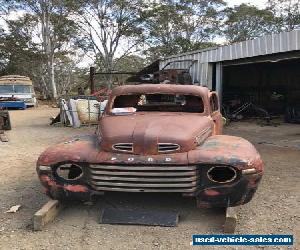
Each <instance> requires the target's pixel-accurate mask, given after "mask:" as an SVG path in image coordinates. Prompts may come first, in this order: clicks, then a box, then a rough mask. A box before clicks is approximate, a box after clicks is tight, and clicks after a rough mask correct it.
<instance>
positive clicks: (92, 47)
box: [74, 0, 143, 88]
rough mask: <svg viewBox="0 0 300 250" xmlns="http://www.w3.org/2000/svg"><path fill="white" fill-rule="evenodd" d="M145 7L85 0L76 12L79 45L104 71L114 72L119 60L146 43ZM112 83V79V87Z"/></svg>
mask: <svg viewBox="0 0 300 250" xmlns="http://www.w3.org/2000/svg"><path fill="white" fill-rule="evenodd" d="M142 7H143V1H142V0H86V1H83V2H82V3H81V4H80V6H79V8H78V9H77V10H76V11H75V12H74V13H75V16H76V20H77V23H78V25H79V26H80V29H81V31H82V33H81V37H80V39H78V44H79V45H80V46H81V48H82V49H83V50H84V51H86V53H92V54H93V57H94V59H95V61H96V64H97V65H98V67H100V68H101V71H106V72H111V71H113V70H114V68H115V64H116V63H117V62H118V60H120V59H122V58H123V57H126V56H128V55H130V54H131V53H132V52H134V51H137V49H138V46H139V45H140V44H141V43H142V42H143V36H142V28H141V23H140V12H141V9H142ZM116 58H118V59H116ZM111 84H112V82H111V78H109V79H108V87H109V88H111Z"/></svg>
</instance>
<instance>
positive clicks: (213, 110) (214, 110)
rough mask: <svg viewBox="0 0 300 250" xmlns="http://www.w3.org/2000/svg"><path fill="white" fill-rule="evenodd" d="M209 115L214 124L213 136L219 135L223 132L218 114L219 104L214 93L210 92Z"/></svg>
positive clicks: (220, 115) (220, 117) (219, 114)
mask: <svg viewBox="0 0 300 250" xmlns="http://www.w3.org/2000/svg"><path fill="white" fill-rule="evenodd" d="M209 104H210V115H211V118H212V120H213V122H214V131H213V134H214V135H220V134H222V131H223V119H222V114H221V112H220V102H219V98H218V94H217V93H216V92H210V95H209Z"/></svg>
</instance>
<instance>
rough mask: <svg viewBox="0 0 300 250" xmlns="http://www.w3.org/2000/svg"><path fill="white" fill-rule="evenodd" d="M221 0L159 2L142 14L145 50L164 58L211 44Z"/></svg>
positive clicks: (217, 27)
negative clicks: (145, 39) (147, 48)
mask: <svg viewBox="0 0 300 250" xmlns="http://www.w3.org/2000/svg"><path fill="white" fill-rule="evenodd" d="M224 6H225V2H224V1H221V0H210V1H204V0H197V1H196V0H180V1H170V0H162V1H159V2H154V3H152V4H150V5H149V8H148V9H147V10H145V11H144V12H143V18H144V22H145V24H144V26H145V33H146V34H147V43H148V46H149V47H150V48H149V50H148V51H147V52H148V53H149V54H151V55H154V57H159V56H166V55H170V54H176V53H181V52H187V51H190V50H194V49H200V48H205V47H207V44H210V45H211V44H212V40H213V38H214V37H215V36H216V34H217V32H218V30H219V27H220V22H221V19H222V12H221V11H220V8H221V7H224Z"/></svg>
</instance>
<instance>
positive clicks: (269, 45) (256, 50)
mask: <svg viewBox="0 0 300 250" xmlns="http://www.w3.org/2000/svg"><path fill="white" fill-rule="evenodd" d="M299 58H300V30H294V31H290V32H281V33H278V34H270V35H265V36H262V37H260V38H256V39H253V40H248V41H244V42H239V43H234V44H231V45H226V46H220V47H214V48H208V49H204V50H198V51H193V52H189V53H183V54H179V55H174V56H169V57H166V58H164V59H163V60H161V61H160V69H162V68H163V67H164V65H166V64H167V63H168V62H171V61H177V60H186V59H192V60H195V63H194V65H193V66H192V67H191V69H190V73H191V75H192V79H193V83H194V84H198V85H202V86H207V87H209V88H210V89H213V90H216V91H217V92H218V93H219V96H220V99H221V98H222V94H224V93H223V91H222V89H223V87H224V86H223V85H224V83H225V82H226V79H227V80H228V79H233V77H232V75H235V74H240V77H239V79H240V80H237V81H240V85H241V86H242V83H241V82H243V81H244V80H243V76H242V74H244V73H242V72H247V68H245V67H244V68H243V71H241V69H242V68H241V67H240V68H238V67H236V68H233V66H241V65H244V66H246V65H248V66H250V65H251V64H256V65H257V68H258V69H259V68H260V66H261V65H260V66H259V65H258V64H259V63H273V64H272V65H273V66H274V65H275V64H274V63H278V62H283V61H287V60H294V59H299ZM298 63H299V64H298ZM183 64H184V62H182V63H177V64H174V65H175V67H176V68H184V67H185V65H183ZM294 64H295V65H296V66H295V67H297V65H299V66H300V61H293V65H294ZM262 65H265V64H262ZM246 67H247V66H246ZM278 67H279V66H278ZM269 68H270V69H269ZM269 68H268V69H269V71H268V73H265V74H266V75H265V76H264V77H265V78H268V76H270V75H272V74H273V73H276V72H274V70H273V73H272V71H270V70H271V69H272V67H269ZM273 68H274V67H273ZM279 68H280V67H279ZM286 68H287V69H288V66H286ZM229 69H230V70H229ZM294 71H295V72H294V73H293V74H294V75H295V74H297V72H296V71H297V70H296V69H295V70H294ZM224 72H225V73H226V72H230V74H231V75H227V76H226V77H224ZM235 72H236V73H235ZM238 72H240V73H238ZM254 72H255V71H254ZM227 74H229V73H227ZM287 75H289V73H287ZM244 77H246V76H245V75H244ZM250 77H251V75H250V76H249V78H250ZM294 78H295V79H294ZM294 78H293V80H292V82H293V84H294V85H295V82H298V81H299V84H298V86H300V76H299V77H298V76H296V77H294ZM228 81H230V80H228ZM253 81H255V80H253ZM256 81H257V80H256ZM282 84H284V83H282Z"/></svg>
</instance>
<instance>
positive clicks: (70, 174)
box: [56, 163, 83, 181]
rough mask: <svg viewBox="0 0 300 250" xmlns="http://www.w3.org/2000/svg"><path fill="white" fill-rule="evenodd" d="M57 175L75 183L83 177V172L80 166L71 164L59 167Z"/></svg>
mask: <svg viewBox="0 0 300 250" xmlns="http://www.w3.org/2000/svg"><path fill="white" fill-rule="evenodd" d="M56 174H57V176H58V177H60V178H62V179H64V180H69V181H74V180H78V179H79V178H81V177H82V175H83V170H82V168H81V167H80V166H79V165H77V164H72V163H69V164H63V165H60V166H58V167H57V169H56Z"/></svg>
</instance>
